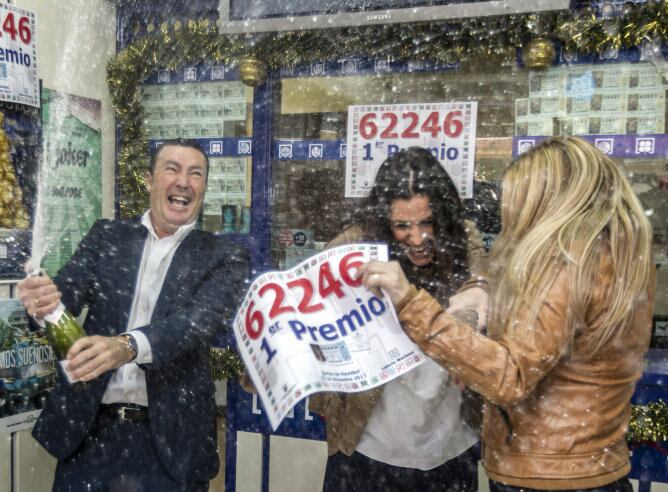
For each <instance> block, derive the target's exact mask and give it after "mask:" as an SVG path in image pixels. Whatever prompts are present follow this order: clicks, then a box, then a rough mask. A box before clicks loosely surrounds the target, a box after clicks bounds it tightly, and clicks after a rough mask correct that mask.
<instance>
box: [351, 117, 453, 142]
mask: <svg viewBox="0 0 668 492" xmlns="http://www.w3.org/2000/svg"><path fill="white" fill-rule="evenodd" d="M440 115H441V113H439V112H438V111H432V112H431V113H428V114H426V115H424V119H422V120H420V115H419V114H418V113H416V112H415V111H407V112H403V113H396V112H391V111H388V112H382V113H375V112H371V113H366V114H364V115H362V117H361V118H360V122H359V134H360V137H362V138H363V139H364V140H371V139H373V138H376V137H380V138H385V139H393V138H407V139H408V138H420V137H421V136H422V135H424V134H429V135H431V137H432V138H437V137H438V136H439V135H440V134H441V132H443V134H444V135H445V136H446V137H450V138H456V137H458V136H459V135H461V133H462V130H463V129H464V122H463V121H462V112H461V111H450V112H449V113H447V114H446V115H445V117H444V118H443V119H442V120H441V118H440Z"/></svg>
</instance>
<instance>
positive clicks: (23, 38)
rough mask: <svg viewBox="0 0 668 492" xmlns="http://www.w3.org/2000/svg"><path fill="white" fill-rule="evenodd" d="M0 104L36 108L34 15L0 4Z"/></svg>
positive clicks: (37, 92) (37, 96) (37, 95)
mask: <svg viewBox="0 0 668 492" xmlns="http://www.w3.org/2000/svg"><path fill="white" fill-rule="evenodd" d="M0 101H11V102H14V103H19V104H27V105H29V106H35V107H39V78H38V77H37V49H36V43H35V14H34V13H33V12H29V11H27V10H24V9H20V8H17V7H14V6H12V5H9V4H7V3H2V4H0Z"/></svg>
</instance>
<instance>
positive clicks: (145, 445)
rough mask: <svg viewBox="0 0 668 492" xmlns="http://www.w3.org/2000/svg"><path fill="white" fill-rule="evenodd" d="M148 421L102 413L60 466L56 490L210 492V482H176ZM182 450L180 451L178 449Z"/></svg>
mask: <svg viewBox="0 0 668 492" xmlns="http://www.w3.org/2000/svg"><path fill="white" fill-rule="evenodd" d="M153 446H154V445H153V439H152V438H151V430H150V429H149V423H148V420H143V421H139V422H128V421H125V420H121V419H119V418H118V417H116V416H113V415H109V414H105V413H100V414H99V415H98V417H97V420H96V422H95V424H94V425H93V427H92V429H91V430H90V432H89V434H88V436H87V437H86V439H85V440H84V442H83V443H82V444H81V446H79V448H78V449H77V450H76V451H75V452H74V454H72V456H70V457H69V458H67V459H65V460H63V461H59V462H58V466H57V467H56V479H55V482H54V484H53V490H54V492H80V491H81V492H83V491H85V492H155V491H160V492H206V491H207V490H208V483H207V482H199V483H190V484H182V483H178V482H175V481H174V480H173V479H172V478H171V477H170V476H169V475H168V474H167V472H166V471H165V470H164V469H163V467H162V465H161V464H160V460H159V459H158V456H157V455H156V454H155V450H154V447H153ZM173 451H174V452H176V453H178V452H179V450H178V449H175V450H173Z"/></svg>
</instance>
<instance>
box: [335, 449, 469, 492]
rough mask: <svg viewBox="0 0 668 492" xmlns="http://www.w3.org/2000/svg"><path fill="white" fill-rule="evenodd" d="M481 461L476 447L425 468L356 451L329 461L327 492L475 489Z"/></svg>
mask: <svg viewBox="0 0 668 492" xmlns="http://www.w3.org/2000/svg"><path fill="white" fill-rule="evenodd" d="M477 490H478V461H477V459H476V454H475V452H474V448H471V449H469V450H467V451H465V452H463V453H462V454H460V455H459V456H457V457H456V458H453V459H451V460H450V461H446V462H445V463H443V464H442V465H441V466H438V467H436V468H433V469H431V470H427V471H422V470H416V469H414V468H403V467H400V466H392V465H388V464H386V463H381V462H380V461H376V460H372V459H371V458H368V457H366V456H364V455H363V454H361V453H358V452H357V451H355V452H354V453H353V454H352V455H351V456H346V455H345V454H343V453H336V454H335V455H334V456H330V457H329V459H328V460H327V469H326V470H325V485H324V487H323V492H355V491H359V492H373V491H378V492H388V491H392V492H415V491H419V492H436V491H439V492H442V491H447V492H475V491H477Z"/></svg>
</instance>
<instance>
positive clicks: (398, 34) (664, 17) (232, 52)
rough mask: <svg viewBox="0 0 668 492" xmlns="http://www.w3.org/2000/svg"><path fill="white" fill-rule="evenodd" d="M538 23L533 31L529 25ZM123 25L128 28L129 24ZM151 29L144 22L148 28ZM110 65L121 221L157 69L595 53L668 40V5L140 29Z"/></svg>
mask: <svg viewBox="0 0 668 492" xmlns="http://www.w3.org/2000/svg"><path fill="white" fill-rule="evenodd" d="M537 19H538V21H539V24H540V29H539V30H538V29H537V28H536V24H537V22H538V21H537ZM129 27H130V28H132V27H133V26H129ZM149 27H150V26H149ZM147 31H149V34H147V35H146V36H145V37H143V38H141V39H139V40H138V41H136V42H135V43H133V44H131V45H130V46H128V47H127V48H126V49H124V50H123V51H121V52H120V53H118V55H117V56H116V57H115V58H114V59H113V60H111V61H110V62H109V64H108V66H107V81H108V84H109V90H110V92H111V97H112V104H113V107H114V110H115V112H116V116H117V117H118V122H119V124H120V127H121V140H120V148H119V153H118V167H119V177H118V180H119V188H120V206H121V215H122V216H124V217H128V216H134V215H138V214H139V213H141V212H143V211H144V210H145V209H146V207H148V197H147V193H146V191H145V190H144V183H143V171H144V169H145V168H146V167H145V166H146V163H147V161H148V155H147V153H148V145H147V134H146V130H145V129H144V128H143V126H142V122H143V120H144V118H145V116H146V114H145V112H144V110H143V108H142V105H141V95H140V90H139V89H140V86H141V84H142V83H143V82H144V81H145V80H146V78H147V77H148V76H149V75H150V74H151V73H153V72H154V71H155V70H156V69H158V68H167V69H178V68H181V67H183V66H185V65H188V64H194V63H202V62H210V63H215V64H225V65H236V64H239V62H240V61H241V60H243V59H245V58H253V59H256V60H258V62H260V63H261V64H263V65H264V67H266V69H267V70H276V69H278V68H280V67H284V66H294V65H299V64H304V63H309V62H312V61H316V60H337V59H341V58H344V57H349V56H351V55H352V54H354V55H355V56H359V57H365V58H381V59H385V60H390V61H407V60H414V61H425V60H428V61H431V62H438V63H452V62H453V61H457V60H462V62H463V63H466V61H467V60H468V59H470V58H472V57H475V56H477V55H491V54H501V55H505V56H507V58H508V59H510V60H512V59H513V58H514V56H515V50H516V49H517V48H521V47H522V45H523V43H524V42H526V40H527V39H531V38H533V37H536V35H540V36H542V37H544V38H546V39H549V40H553V41H555V42H557V43H560V44H561V45H562V47H563V49H565V50H567V51H570V52H577V53H603V52H605V51H607V50H610V49H619V48H628V47H632V46H639V45H641V44H642V43H644V42H648V41H651V42H660V41H665V40H666V39H668V0H662V1H660V2H647V3H644V4H641V5H638V6H637V7H636V8H633V9H627V11H626V13H625V15H622V16H621V17H616V18H613V19H597V18H596V17H595V16H594V14H593V12H592V11H591V9H585V10H581V11H579V12H573V11H556V12H551V13H546V14H544V15H541V16H540V17H538V16H537V15H536V14H523V15H511V16H506V17H484V18H472V19H465V20H458V21H453V22H433V23H412V24H408V23H406V24H402V23H400V24H389V25H375V26H360V27H354V28H352V27H351V28H343V29H323V30H315V31H298V32H277V33H263V34H257V35H252V36H250V37H249V36H247V35H245V34H221V33H219V32H218V28H217V26H216V25H215V22H210V21H208V20H188V21H185V22H179V25H178V26H177V25H176V24H174V25H171V26H170V25H168V24H167V23H166V22H165V23H163V24H162V25H160V26H153V28H152V29H147Z"/></svg>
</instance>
